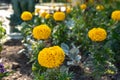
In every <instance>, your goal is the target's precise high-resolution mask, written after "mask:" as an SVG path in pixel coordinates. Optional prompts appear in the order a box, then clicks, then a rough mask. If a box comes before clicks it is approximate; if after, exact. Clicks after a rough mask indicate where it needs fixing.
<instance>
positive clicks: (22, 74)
mask: <svg viewBox="0 0 120 80" xmlns="http://www.w3.org/2000/svg"><path fill="white" fill-rule="evenodd" d="M21 49H23V46H22V43H21V41H20V40H9V41H7V42H6V43H4V45H3V50H2V52H1V60H2V63H3V64H4V66H5V68H6V71H8V72H11V73H10V75H8V76H7V77H4V78H3V79H2V80H33V79H32V76H31V74H32V73H31V72H32V71H31V64H29V63H28V61H29V59H28V58H27V56H26V55H25V54H18V52H19V51H20V50H21Z"/></svg>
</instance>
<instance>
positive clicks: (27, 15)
mask: <svg viewBox="0 0 120 80" xmlns="http://www.w3.org/2000/svg"><path fill="white" fill-rule="evenodd" d="M21 19H22V20H24V21H29V20H31V19H32V13H31V12H29V11H24V12H23V13H22V14H21Z"/></svg>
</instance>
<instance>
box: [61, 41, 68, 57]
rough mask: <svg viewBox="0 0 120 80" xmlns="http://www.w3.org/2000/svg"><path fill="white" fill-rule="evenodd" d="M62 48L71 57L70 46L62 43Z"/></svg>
mask: <svg viewBox="0 0 120 80" xmlns="http://www.w3.org/2000/svg"><path fill="white" fill-rule="evenodd" d="M61 48H62V49H63V50H64V52H65V54H66V55H69V54H68V53H69V46H68V45H67V44H65V43H62V44H61Z"/></svg>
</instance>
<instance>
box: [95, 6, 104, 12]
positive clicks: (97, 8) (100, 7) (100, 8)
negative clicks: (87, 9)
mask: <svg viewBox="0 0 120 80" xmlns="http://www.w3.org/2000/svg"><path fill="white" fill-rule="evenodd" d="M103 9H104V6H103V5H97V6H96V10H99V11H100V10H103Z"/></svg>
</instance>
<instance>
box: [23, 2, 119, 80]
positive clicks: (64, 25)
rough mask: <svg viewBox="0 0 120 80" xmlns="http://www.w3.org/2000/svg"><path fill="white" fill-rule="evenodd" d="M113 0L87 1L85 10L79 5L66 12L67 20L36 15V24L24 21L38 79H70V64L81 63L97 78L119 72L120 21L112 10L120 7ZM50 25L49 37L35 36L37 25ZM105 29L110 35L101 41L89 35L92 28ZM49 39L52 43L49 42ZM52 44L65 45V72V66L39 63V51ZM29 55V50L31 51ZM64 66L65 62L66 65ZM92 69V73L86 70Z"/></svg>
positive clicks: (26, 38)
mask: <svg viewBox="0 0 120 80" xmlns="http://www.w3.org/2000/svg"><path fill="white" fill-rule="evenodd" d="M111 1H112V0H110V2H111ZM110 2H109V1H107V0H106V1H101V2H100V3H98V2H96V4H87V9H85V10H81V9H80V7H79V5H77V6H76V7H73V9H72V12H71V13H70V14H69V15H68V14H66V15H67V16H66V19H65V20H64V21H61V22H57V21H54V19H53V18H52V17H51V18H49V19H45V18H42V17H40V16H35V17H34V20H33V23H31V22H30V23H28V22H26V23H23V25H22V26H23V29H22V33H23V35H24V43H25V44H24V45H25V46H26V47H27V50H28V52H29V55H30V60H31V61H30V62H32V63H33V67H32V70H33V74H34V77H35V78H34V79H35V80H67V79H68V78H69V79H68V80H70V79H71V76H70V75H71V73H70V74H68V69H69V66H70V65H74V66H80V67H81V65H82V67H81V68H83V69H84V71H85V72H86V73H87V74H89V75H92V76H93V77H94V78H95V80H101V77H102V76H103V75H105V74H111V73H109V72H110V71H113V73H114V74H115V73H117V68H116V66H115V63H116V62H119V61H120V58H119V57H120V56H119V53H120V51H119V49H120V48H119V45H120V35H119V33H120V31H119V27H120V24H119V22H118V21H113V20H112V19H111V13H112V12H113V11H114V10H116V9H119V7H117V6H118V5H117V2H115V3H113V4H116V6H113V4H111V3H110ZM118 2H119V1H118ZM99 4H101V5H103V6H104V9H103V10H97V9H96V6H97V5H99ZM40 24H47V25H48V26H50V28H51V30H52V34H51V37H50V38H49V39H48V40H39V41H37V40H35V39H34V38H33V37H32V29H33V28H34V26H37V25H40ZM98 27H100V28H103V29H105V30H106V32H107V38H106V39H105V40H104V41H101V42H94V41H92V40H91V39H89V37H88V32H89V30H91V29H92V28H98ZM47 41H48V43H47ZM51 45H61V47H62V48H63V50H64V52H65V55H66V58H67V59H65V60H66V62H67V66H68V67H65V69H66V70H65V72H63V71H61V70H63V68H61V67H60V68H55V69H46V68H44V67H42V66H40V65H39V64H38V62H37V57H38V53H39V51H40V50H42V49H43V48H45V47H49V46H51ZM27 54H28V53H27ZM63 65H64V64H63ZM86 68H87V69H89V72H87V71H86ZM90 73H91V74H90Z"/></svg>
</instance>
